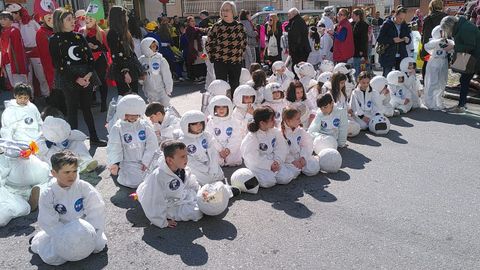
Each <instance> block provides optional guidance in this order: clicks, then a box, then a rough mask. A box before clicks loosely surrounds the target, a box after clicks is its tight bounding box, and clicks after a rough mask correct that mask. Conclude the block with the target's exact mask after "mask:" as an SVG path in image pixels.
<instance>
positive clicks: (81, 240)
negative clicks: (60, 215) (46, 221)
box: [53, 219, 97, 261]
mask: <svg viewBox="0 0 480 270" xmlns="http://www.w3.org/2000/svg"><path fill="white" fill-rule="evenodd" d="M96 239H97V234H96V232H95V228H94V227H93V226H92V225H91V224H90V223H88V222H87V221H85V220H83V219H76V220H73V221H70V222H69V223H67V224H65V225H64V226H63V227H62V228H60V229H59V231H58V233H57V234H56V235H55V236H54V241H53V248H54V250H55V253H56V254H58V256H60V257H61V258H63V259H65V260H67V261H79V260H83V259H85V258H86V257H88V256H89V255H90V254H91V253H92V252H93V250H94V249H95V242H96Z"/></svg>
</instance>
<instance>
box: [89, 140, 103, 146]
mask: <svg viewBox="0 0 480 270" xmlns="http://www.w3.org/2000/svg"><path fill="white" fill-rule="evenodd" d="M92 145H93V146H97V147H105V146H107V141H105V140H100V139H90V146H92Z"/></svg>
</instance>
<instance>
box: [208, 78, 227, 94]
mask: <svg viewBox="0 0 480 270" xmlns="http://www.w3.org/2000/svg"><path fill="white" fill-rule="evenodd" d="M229 89H230V84H228V83H227V82H226V81H224V80H214V81H212V82H211V83H210V85H209V86H208V89H207V91H208V92H209V93H210V95H212V96H213V97H214V96H218V95H222V96H226V95H227V91H228V90H229Z"/></svg>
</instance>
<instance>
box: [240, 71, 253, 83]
mask: <svg viewBox="0 0 480 270" xmlns="http://www.w3.org/2000/svg"><path fill="white" fill-rule="evenodd" d="M251 79H252V75H251V74H250V71H249V70H248V69H246V68H242V71H241V72H240V79H239V83H240V84H246V83H247V82H248V81H250V80H251Z"/></svg>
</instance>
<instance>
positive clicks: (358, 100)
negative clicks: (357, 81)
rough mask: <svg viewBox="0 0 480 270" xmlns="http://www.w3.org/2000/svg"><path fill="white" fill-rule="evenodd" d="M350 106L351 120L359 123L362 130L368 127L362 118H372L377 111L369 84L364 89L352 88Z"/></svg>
mask: <svg viewBox="0 0 480 270" xmlns="http://www.w3.org/2000/svg"><path fill="white" fill-rule="evenodd" d="M350 108H351V109H352V111H353V115H352V117H353V120H354V121H355V122H356V123H357V124H359V125H360V128H361V129H362V130H365V129H368V123H365V121H363V119H362V118H363V117H365V116H366V117H368V118H369V119H372V118H373V116H375V114H376V113H377V108H376V107H375V100H374V93H373V90H372V89H371V88H370V86H369V87H368V89H367V90H366V91H362V90H360V88H359V87H357V88H356V89H355V90H353V93H352V98H351V99H350Z"/></svg>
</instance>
